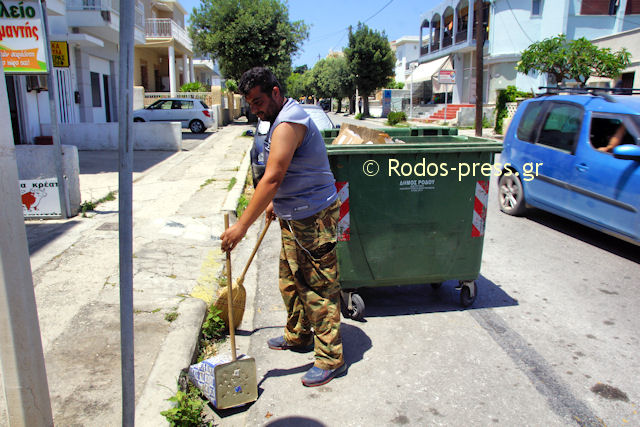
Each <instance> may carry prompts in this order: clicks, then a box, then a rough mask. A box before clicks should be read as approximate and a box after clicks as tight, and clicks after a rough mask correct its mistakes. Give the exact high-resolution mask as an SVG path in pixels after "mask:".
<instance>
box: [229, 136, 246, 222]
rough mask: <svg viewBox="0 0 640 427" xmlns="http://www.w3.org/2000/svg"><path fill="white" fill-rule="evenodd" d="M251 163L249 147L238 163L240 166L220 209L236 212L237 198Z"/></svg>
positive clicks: (240, 193) (238, 198)
mask: <svg viewBox="0 0 640 427" xmlns="http://www.w3.org/2000/svg"><path fill="white" fill-rule="evenodd" d="M250 164H251V148H249V149H248V150H247V152H246V153H245V154H244V158H243V159H242V163H240V167H239V168H238V172H237V173H236V176H235V178H236V183H235V184H234V185H233V187H232V188H231V190H229V192H228V193H227V198H226V199H225V201H224V204H223V205H222V211H223V212H225V211H228V212H233V213H234V215H235V213H236V208H237V207H238V200H240V196H241V195H242V193H243V191H244V184H245V180H246V177H247V173H248V172H249V166H250Z"/></svg>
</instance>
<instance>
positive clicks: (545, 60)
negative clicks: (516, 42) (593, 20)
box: [516, 34, 630, 86]
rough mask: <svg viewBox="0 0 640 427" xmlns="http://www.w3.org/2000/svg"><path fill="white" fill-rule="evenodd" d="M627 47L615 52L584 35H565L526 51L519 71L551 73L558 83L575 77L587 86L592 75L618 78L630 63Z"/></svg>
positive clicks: (542, 42) (582, 84) (519, 65)
mask: <svg viewBox="0 0 640 427" xmlns="http://www.w3.org/2000/svg"><path fill="white" fill-rule="evenodd" d="M629 57H630V54H629V52H628V51H627V50H626V49H624V48H623V49H622V50H620V51H618V52H612V51H611V49H609V48H599V47H597V46H595V45H594V44H593V43H591V42H590V41H589V40H587V39H586V38H584V37H581V38H579V39H577V40H567V37H566V36H565V35H564V34H560V35H559V36H557V37H552V38H548V39H544V40H542V41H539V42H536V43H533V44H532V45H530V46H529V47H528V48H527V49H526V50H525V51H524V52H522V57H521V59H520V62H518V65H517V66H516V70H518V71H520V72H521V73H525V74H527V73H529V71H532V70H533V71H538V72H540V73H547V74H551V75H553V76H554V77H555V80H556V82H557V83H561V82H563V81H564V80H571V79H573V80H575V81H576V82H578V83H579V84H580V86H584V85H585V83H586V82H587V80H588V79H589V77H606V78H610V79H615V78H617V77H618V76H619V75H620V72H621V71H622V70H624V69H625V68H626V67H627V66H628V65H629Z"/></svg>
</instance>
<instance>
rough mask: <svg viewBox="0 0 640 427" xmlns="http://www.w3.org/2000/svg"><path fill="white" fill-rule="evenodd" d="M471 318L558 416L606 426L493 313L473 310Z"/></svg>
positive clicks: (541, 359)
mask: <svg viewBox="0 0 640 427" xmlns="http://www.w3.org/2000/svg"><path fill="white" fill-rule="evenodd" d="M470 313H471V316H472V317H473V318H474V319H475V320H476V322H478V324H479V325H480V326H482V327H483V328H484V329H485V330H486V331H487V332H489V335H491V337H492V338H493V339H494V341H495V342H496V343H498V345H499V346H500V347H502V349H503V350H504V351H505V352H506V353H507V355H509V357H510V358H511V359H512V360H513V361H514V362H515V364H516V365H517V366H518V368H519V369H520V370H521V371H522V372H524V373H525V375H526V376H527V377H529V379H530V380H531V382H532V383H533V385H534V386H535V388H536V390H538V392H539V393H540V394H541V395H542V396H544V397H545V398H546V399H547V402H548V403H549V406H550V407H551V409H552V410H553V412H555V413H556V414H557V415H559V416H561V417H566V418H570V419H572V420H574V421H575V422H577V423H578V425H580V426H604V425H605V424H604V422H603V421H602V419H601V418H599V417H597V416H596V415H595V414H594V413H593V412H592V411H591V409H590V408H589V406H588V405H587V404H586V403H585V402H583V401H582V400H580V399H578V398H577V397H576V396H574V395H573V393H572V392H571V390H570V388H569V387H568V386H567V385H566V384H565V383H564V382H563V381H562V380H561V379H560V378H559V377H558V376H557V375H556V374H555V373H554V371H553V368H552V367H551V365H549V363H548V362H547V361H546V360H545V359H544V357H542V356H541V355H540V354H539V353H538V352H537V351H535V349H533V348H532V347H531V346H530V345H529V344H528V343H527V341H526V340H525V339H524V338H523V337H522V336H521V335H520V334H518V333H517V332H516V331H514V330H513V329H511V328H510V327H509V325H507V323H506V322H505V321H504V320H503V319H502V317H500V316H499V315H498V314H496V312H495V311H493V310H490V309H483V310H472V311H470Z"/></svg>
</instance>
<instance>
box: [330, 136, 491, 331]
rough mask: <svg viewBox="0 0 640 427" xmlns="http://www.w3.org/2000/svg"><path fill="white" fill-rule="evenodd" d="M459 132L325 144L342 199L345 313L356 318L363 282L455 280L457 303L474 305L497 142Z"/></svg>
mask: <svg viewBox="0 0 640 427" xmlns="http://www.w3.org/2000/svg"><path fill="white" fill-rule="evenodd" d="M448 138H451V137H448ZM456 138H457V137H456ZM460 138H461V140H460V141H456V142H447V141H439V142H428V143H420V144H377V145H375V144H374V145H328V146H327V152H328V155H329V162H330V164H331V170H332V171H333V174H334V177H335V179H336V187H337V189H338V193H339V196H340V199H341V200H342V202H343V204H342V208H341V212H340V220H339V224H338V244H337V254H338V266H339V272H340V273H339V274H340V276H339V277H340V285H341V288H342V290H343V305H344V306H345V307H346V308H347V313H346V314H347V315H348V316H349V317H352V318H356V319H357V318H361V317H362V313H363V311H364V302H363V301H362V298H361V297H360V296H359V295H358V294H357V290H358V288H363V287H377V286H388V285H406V284H420V283H432V284H433V286H439V284H441V283H442V282H444V281H446V280H451V279H456V280H459V283H460V290H461V293H460V300H461V303H462V305H463V306H465V307H466V306H469V305H471V304H473V301H474V300H475V297H476V295H477V287H476V284H475V280H476V279H477V277H478V275H479V272H480V264H481V259H482V247H483V240H484V221H485V218H486V210H487V198H488V190H489V179H490V176H492V175H493V176H497V174H498V173H499V170H498V169H496V168H494V167H493V158H494V155H495V153H497V152H500V151H501V150H502V144H501V143H500V142H496V141H492V140H487V139H482V138H473V140H471V141H469V140H464V138H465V137H460Z"/></svg>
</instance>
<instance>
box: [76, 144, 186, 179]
mask: <svg viewBox="0 0 640 427" xmlns="http://www.w3.org/2000/svg"><path fill="white" fill-rule="evenodd" d="M174 154H176V152H175V151H134V152H133V172H144V171H145V170H147V169H149V168H151V167H153V166H155V165H157V164H158V163H162V162H163V161H165V160H166V159H168V158H169V157H171V156H173V155H174ZM78 157H79V163H80V175H85V174H96V173H104V172H118V151H85V150H83V151H78Z"/></svg>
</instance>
